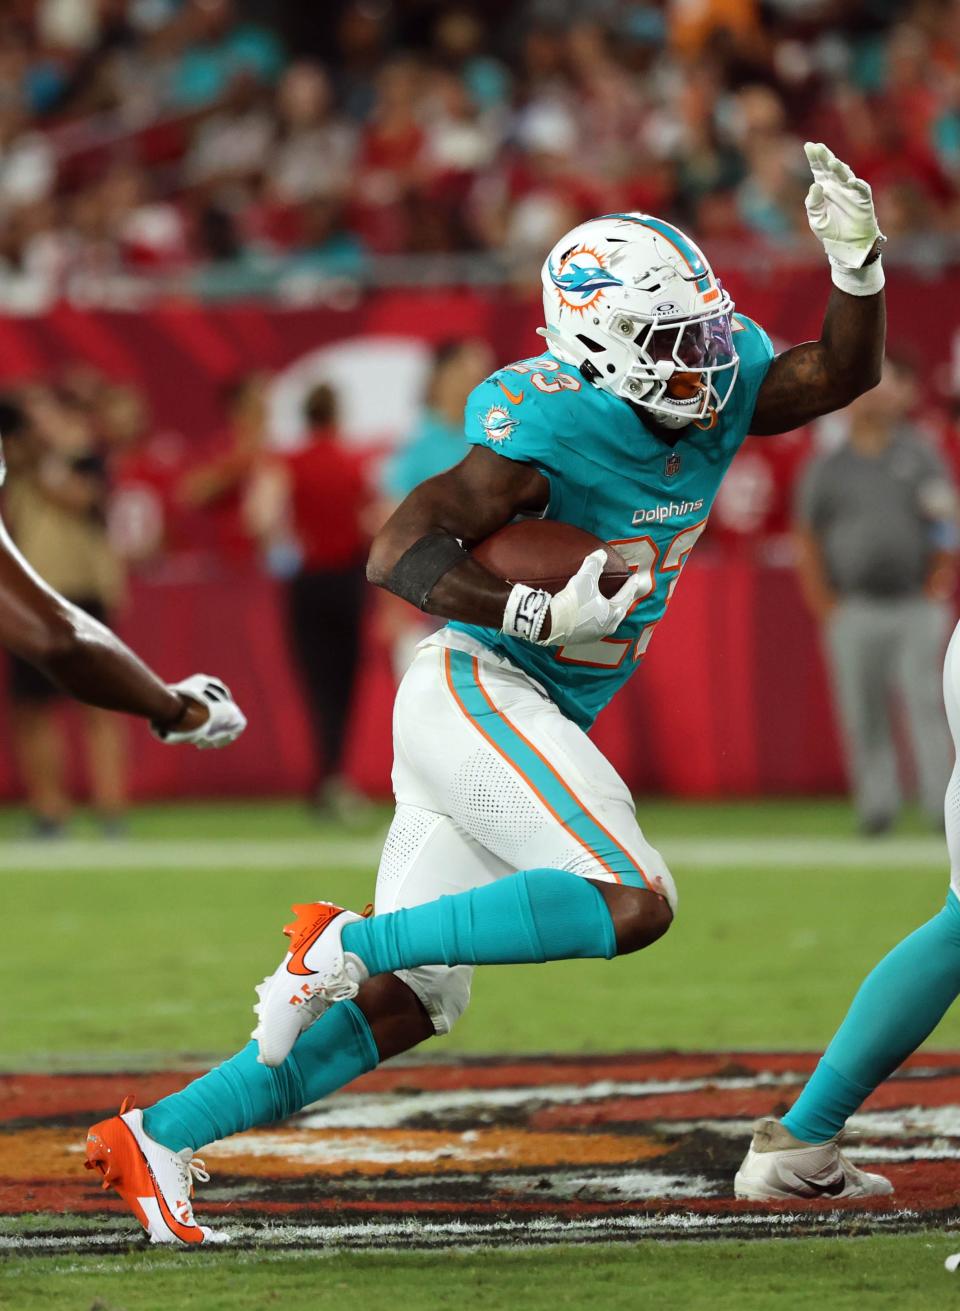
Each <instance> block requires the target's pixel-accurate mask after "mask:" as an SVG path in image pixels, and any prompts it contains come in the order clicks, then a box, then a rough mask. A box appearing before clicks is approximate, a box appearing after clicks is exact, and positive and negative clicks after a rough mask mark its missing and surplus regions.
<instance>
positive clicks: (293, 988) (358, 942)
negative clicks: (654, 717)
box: [259, 646, 676, 1062]
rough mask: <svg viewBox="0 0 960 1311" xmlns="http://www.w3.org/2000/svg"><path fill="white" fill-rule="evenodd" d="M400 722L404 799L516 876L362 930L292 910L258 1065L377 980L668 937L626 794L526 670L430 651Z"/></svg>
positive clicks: (660, 869) (334, 914)
mask: <svg viewBox="0 0 960 1311" xmlns="http://www.w3.org/2000/svg"><path fill="white" fill-rule="evenodd" d="M395 723H396V728H395V736H396V738H397V743H398V749H397V759H398V762H399V768H400V770H401V772H402V774H403V775H404V776H405V777H408V778H410V779H413V780H414V784H413V795H412V797H411V799H412V800H413V801H416V800H417V796H416V789H417V788H420V789H423V790H425V792H426V793H427V795H428V796H429V797H430V798H432V802H433V805H434V806H435V809H436V810H437V811H438V812H442V813H443V814H445V815H446V816H449V817H450V818H451V819H452V820H453V822H454V823H455V824H456V825H457V826H458V827H459V828H460V829H462V830H463V831H464V832H466V833H467V834H469V835H470V836H471V837H473V838H474V839H475V840H476V841H477V842H478V843H480V844H481V845H482V846H483V847H484V848H485V849H486V850H487V851H490V852H493V853H494V854H495V855H496V856H499V857H500V858H501V859H502V861H503V862H504V866H505V868H508V869H514V870H517V872H516V873H512V874H509V875H507V876H505V877H501V878H498V879H496V880H495V881H493V882H489V883H488V884H487V885H486V886H480V887H476V886H474V887H471V888H470V890H469V891H465V892H461V893H459V894H458V895H455V896H444V895H442V894H443V892H444V891H445V889H444V888H443V887H440V886H436V888H435V892H434V897H433V899H431V900H430V901H429V902H427V903H426V904H422V905H416V906H413V907H411V908H408V909H398V910H396V911H393V912H392V913H387V914H383V913H378V914H377V915H376V916H374V917H373V919H370V920H361V919H359V918H357V917H355V916H349V917H348V916H347V915H345V914H344V913H343V912H341V911H340V909H339V907H332V906H330V905H328V904H324V903H314V904H313V906H309V905H305V906H300V907H297V908H296V909H297V911H298V921H297V925H296V927H295V931H294V936H293V941H292V943H291V950H290V951H289V952H288V953H287V955H286V957H285V959H284V961H283V962H281V964H280V966H279V967H278V969H277V971H276V972H275V974H274V975H273V976H272V978H271V979H270V980H269V981H268V985H267V988H266V990H265V992H264V993H263V995H262V997H261V1003H260V1016H261V1022H260V1026H259V1031H260V1045H261V1053H262V1055H263V1058H264V1060H268V1061H272V1062H277V1061H280V1060H282V1059H283V1058H284V1056H285V1054H286V1052H287V1051H288V1050H289V1046H290V1043H292V1041H293V1040H294V1038H295V1036H296V1029H297V1025H298V1023H299V1021H300V1018H301V1017H302V1016H303V1015H304V1013H305V1005H306V1006H311V1005H316V1004H317V1003H318V1002H319V1004H321V1005H322V1004H324V1003H325V1002H328V1001H335V1000H340V999H342V998H344V997H350V996H352V995H354V994H355V992H356V990H357V987H358V985H359V984H360V983H361V982H362V980H364V979H366V978H368V977H370V976H373V975H377V974H380V973H384V972H388V971H396V970H415V969H418V968H421V967H429V966H431V965H440V964H445V965H447V966H461V965H477V964H507V963H526V962H542V961H546V960H568V959H573V958H577V957H607V958H609V957H611V956H614V955H617V954H623V953H625V952H629V951H635V950H638V949H639V948H641V947H644V946H647V945H649V944H650V943H652V942H654V941H656V940H657V938H659V937H661V936H662V935H663V933H665V932H666V930H667V928H668V927H669V925H670V922H671V919H672V915H673V908H674V906H675V901H676V895H675V891H674V887H673V881H672V879H671V877H670V873H669V870H668V869H667V867H666V865H665V864H664V862H663V859H662V857H660V855H659V853H658V852H656V851H655V850H654V849H653V848H652V847H651V846H650V845H649V844H648V843H647V842H646V840H645V839H644V837H643V834H642V833H641V831H640V829H639V827H638V825H637V822H636V816H635V813H634V810H633V803H632V800H631V798H630V795H629V793H628V791H627V789H626V787H625V785H624V784H623V782H622V781H621V780H620V779H619V777H618V776H617V774H616V772H615V771H614V770H613V769H612V767H611V766H610V765H609V763H608V762H607V761H606V760H605V759H604V757H603V756H602V755H601V754H600V752H599V751H597V749H596V748H595V747H594V746H593V744H592V743H591V742H590V740H589V738H587V737H586V735H585V734H584V733H583V732H582V731H581V730H580V729H579V728H577V726H576V725H574V724H573V723H572V722H571V721H570V720H568V719H566V718H565V717H564V716H563V715H562V714H561V713H560V711H559V710H558V709H557V707H556V706H555V705H554V704H553V702H551V701H550V700H549V699H548V698H547V697H545V696H544V695H543V694H542V693H540V692H539V691H538V690H537V689H536V687H535V686H534V685H533V684H532V683H531V682H530V680H529V679H527V678H526V677H525V676H524V675H523V674H521V673H520V672H519V671H517V670H516V669H514V668H513V667H512V666H510V665H508V664H507V663H506V662H504V661H499V660H497V659H496V657H493V656H491V655H490V654H489V653H484V654H483V655H474V654H471V653H468V652H466V651H463V650H451V649H448V648H440V647H437V646H428V647H427V648H425V650H424V651H422V652H421V654H420V655H419V656H418V657H417V660H416V661H415V663H414V666H413V667H412V668H411V670H410V672H409V674H408V675H407V677H406V679H405V680H404V684H403V686H402V687H401V689H400V693H399V694H398V699H397V718H396V721H395ZM397 795H398V798H402V796H403V792H402V788H401V787H398V791H397ZM380 909H381V908H380V907H379V906H378V912H379V911H380Z"/></svg>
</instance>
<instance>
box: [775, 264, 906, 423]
mask: <svg viewBox="0 0 960 1311" xmlns="http://www.w3.org/2000/svg"><path fill="white" fill-rule="evenodd" d="M886 331H887V314H886V307H885V305H884V296H883V290H882V288H881V290H880V291H878V292H876V293H875V294H874V295H873V296H850V295H848V294H847V293H846V292H844V291H841V290H840V289H839V287H834V288H833V290H832V291H831V293H830V300H829V301H828V302H827V312H826V314H825V316H824V320H823V327H822V329H821V331H820V340H819V341H805V342H803V343H802V344H801V345H799V346H794V347H792V348H791V349H790V350H787V351H784V352H783V354H781V355H778V356H777V357H776V359H774V360H773V362H772V363H771V365H770V368H769V369H768V370H767V376H766V377H765V378H764V380H763V383H762V385H761V387H760V391H759V393H758V395H757V404H756V408H755V409H754V412H753V418H752V420H751V421H750V432H752V433H755V434H757V435H758V436H763V437H768V436H772V435H773V434H774V433H778V432H790V431H791V430H792V429H794V428H802V427H803V425H804V424H805V423H809V422H810V421H811V420H812V419H818V418H820V416H821V415H823V414H831V413H832V412H833V411H834V410H841V409H843V407H844V406H845V405H849V404H850V402H851V401H853V400H856V398H857V397H858V396H860V395H861V394H862V393H863V392H865V391H869V390H870V388H871V387H875V386H876V385H877V383H878V382H879V381H880V370H881V368H882V366H883V346H884V341H885V339H886Z"/></svg>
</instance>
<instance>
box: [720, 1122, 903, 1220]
mask: <svg viewBox="0 0 960 1311" xmlns="http://www.w3.org/2000/svg"><path fill="white" fill-rule="evenodd" d="M733 1191H734V1195H735V1196H736V1197H740V1198H743V1199H744V1200H746V1201H751V1202H795V1201H797V1200H798V1199H810V1200H814V1199H823V1198H826V1199H829V1200H831V1201H839V1200H840V1199H842V1198H846V1197H885V1196H886V1195H887V1194H889V1193H892V1192H893V1184H891V1182H890V1180H889V1179H884V1177H883V1175H880V1174H868V1173H867V1172H866V1171H865V1170H858V1169H857V1167H856V1166H855V1165H853V1164H852V1162H850V1161H848V1160H847V1158H846V1157H845V1156H844V1154H843V1153H842V1152H841V1150H840V1144H839V1135H837V1137H834V1138H830V1139H828V1140H827V1142H825V1143H804V1142H801V1141H800V1139H799V1138H794V1136H793V1134H792V1133H790V1132H789V1131H788V1130H787V1129H785V1128H784V1126H783V1125H782V1124H781V1123H780V1121H779V1120H774V1119H768V1120H760V1121H759V1122H758V1123H757V1124H756V1126H755V1128H754V1134H753V1142H752V1143H751V1144H750V1150H749V1151H748V1152H747V1154H746V1156H745V1157H744V1159H743V1164H742V1165H741V1166H740V1169H739V1170H738V1171H737V1175H736V1178H735V1179H734V1181H733Z"/></svg>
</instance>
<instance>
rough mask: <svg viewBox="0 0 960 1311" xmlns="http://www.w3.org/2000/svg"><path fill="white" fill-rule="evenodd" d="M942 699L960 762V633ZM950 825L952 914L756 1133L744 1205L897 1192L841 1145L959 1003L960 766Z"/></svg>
mask: <svg viewBox="0 0 960 1311" xmlns="http://www.w3.org/2000/svg"><path fill="white" fill-rule="evenodd" d="M943 694H944V701H945V703H946V708H947V720H948V723H949V725H950V732H951V734H952V736H953V742H954V748H955V749H956V750H957V752H958V755H960V626H958V628H957V629H956V630H955V631H954V634H953V637H952V639H951V641H950V646H949V649H948V651H947V656H946V660H945V662H944V671H943ZM944 819H945V822H946V831H947V846H948V849H949V854H950V869H951V889H950V891H949V892H948V893H947V902H946V905H945V906H944V908H943V910H941V911H940V913H939V914H938V915H935V916H934V917H933V919H931V920H928V921H927V923H926V924H923V925H921V927H920V928H918V929H917V930H916V931H915V932H914V933H911V934H910V936H909V937H908V938H905V939H904V940H903V942H901V943H899V944H898V945H897V946H896V947H894V949H893V950H892V951H891V952H890V953H889V955H887V956H885V957H884V959H883V960H882V961H881V962H880V964H879V965H877V966H876V968H875V969H874V970H873V972H872V973H871V974H869V975H868V976H867V978H866V979H865V980H864V982H863V984H862V986H861V988H860V991H859V992H858V993H857V995H856V997H855V998H854V1000H853V1004H852V1005H851V1007H850V1010H849V1011H848V1013H847V1016H846V1018H845V1019H844V1021H843V1023H842V1024H841V1026H840V1028H839V1029H838V1030H837V1033H836V1035H835V1036H834V1038H833V1041H832V1042H831V1043H830V1046H829V1047H828V1048H827V1050H826V1052H825V1053H824V1056H823V1059H822V1060H821V1061H820V1063H819V1065H818V1066H817V1068H816V1070H815V1071H814V1072H813V1074H812V1075H811V1077H810V1079H809V1081H808V1082H807V1084H806V1086H805V1087H804V1089H803V1091H802V1092H801V1094H800V1096H799V1097H798V1099H797V1101H796V1102H795V1103H794V1105H793V1106H792V1107H791V1108H790V1110H789V1111H788V1113H787V1114H786V1115H785V1116H784V1117H783V1120H782V1121H781V1122H779V1123H778V1122H776V1121H764V1122H763V1123H762V1124H761V1125H760V1126H759V1127H758V1131H757V1133H756V1135H755V1136H754V1140H753V1144H752V1146H751V1149H750V1151H749V1152H748V1153H747V1157H746V1159H745V1160H744V1162H743V1165H742V1166H741V1167H740V1171H739V1173H738V1174H737V1177H736V1182H735V1190H736V1193H737V1196H738V1197H750V1198H777V1197H819V1196H822V1195H823V1194H824V1193H827V1194H829V1195H830V1196H838V1197H854V1196H865V1195H868V1194H870V1193H880V1192H884V1193H885V1192H890V1191H891V1188H890V1185H889V1183H888V1182H887V1181H886V1180H885V1179H881V1178H880V1176H878V1175H864V1174H863V1173H862V1172H861V1171H858V1170H857V1169H856V1168H855V1167H854V1166H852V1165H851V1164H850V1162H849V1161H846V1160H845V1158H844V1157H843V1155H842V1153H841V1152H840V1150H839V1147H838V1145H837V1136H838V1135H839V1133H840V1131H841V1130H842V1128H843V1126H844V1124H845V1123H846V1121H847V1119H848V1117H849V1116H851V1115H852V1114H853V1113H854V1111H856V1110H857V1108H858V1107H859V1106H860V1105H861V1103H862V1102H863V1101H865V1100H866V1098H867V1097H869V1095H870V1094H871V1093H872V1092H873V1090H874V1088H876V1087H877V1085H878V1084H880V1083H882V1082H883V1080H884V1079H886V1078H888V1076H889V1075H891V1074H892V1073H893V1071H894V1070H895V1069H896V1068H897V1067H898V1066H899V1065H900V1064H901V1063H902V1062H903V1061H904V1060H905V1059H906V1058H907V1057H908V1056H909V1055H910V1054H911V1053H912V1052H913V1051H915V1050H916V1048H917V1047H919V1046H920V1044H921V1043H922V1042H923V1041H924V1040H925V1039H926V1038H928V1037H929V1036H930V1034H931V1033H932V1032H933V1030H934V1029H935V1028H936V1027H937V1025H938V1024H939V1023H940V1021H941V1019H942V1018H943V1016H944V1015H945V1013H946V1011H947V1009H948V1008H949V1007H950V1005H951V1004H952V1003H953V1002H954V1001H955V1000H956V998H957V997H958V996H960V900H958V897H960V759H958V761H957V763H956V764H955V765H954V769H953V774H952V776H951V779H950V783H949V785H948V787H947V795H946V802H945V804H944Z"/></svg>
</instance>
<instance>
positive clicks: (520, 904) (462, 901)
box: [342, 869, 617, 974]
mask: <svg viewBox="0 0 960 1311" xmlns="http://www.w3.org/2000/svg"><path fill="white" fill-rule="evenodd" d="M342 941H343V946H344V948H345V949H346V950H347V951H350V952H353V953H354V954H355V955H357V956H359V957H360V959H361V960H362V961H363V963H364V964H365V965H366V967H367V969H368V970H369V971H370V973H371V974H387V973H390V972H391V971H393V970H400V969H413V968H414V967H416V966H417V965H510V964H520V963H523V962H528V961H536V962H542V961H547V960H571V959H573V958H574V957H582V956H605V957H607V958H608V959H609V958H610V957H611V956H615V955H616V954H617V942H616V935H615V933H614V928H613V919H612V918H611V916H610V912H609V910H608V909H607V903H606V902H605V901H604V899H603V894H602V893H601V891H600V889H599V888H598V887H596V885H595V884H593V883H588V882H587V880H586V879H581V878H578V877H577V875H576V874H568V873H567V872H566V871H565V870H560V869H528V870H521V871H520V873H519V874H511V875H508V876H507V877H506V878H502V879H498V880H497V882H496V883H489V884H487V885H486V886H485V887H482V888H472V889H471V890H470V891H469V892H460V893H457V894H456V895H454V896H451V897H439V898H437V900H436V901H428V902H426V903H425V904H424V905H422V906H413V907H411V908H410V909H409V910H395V911H392V912H390V913H389V914H386V915H374V916H373V918H372V919H365V920H358V921H356V922H355V923H353V924H348V925H347V926H346V928H345V929H344V930H343V938H342Z"/></svg>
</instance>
